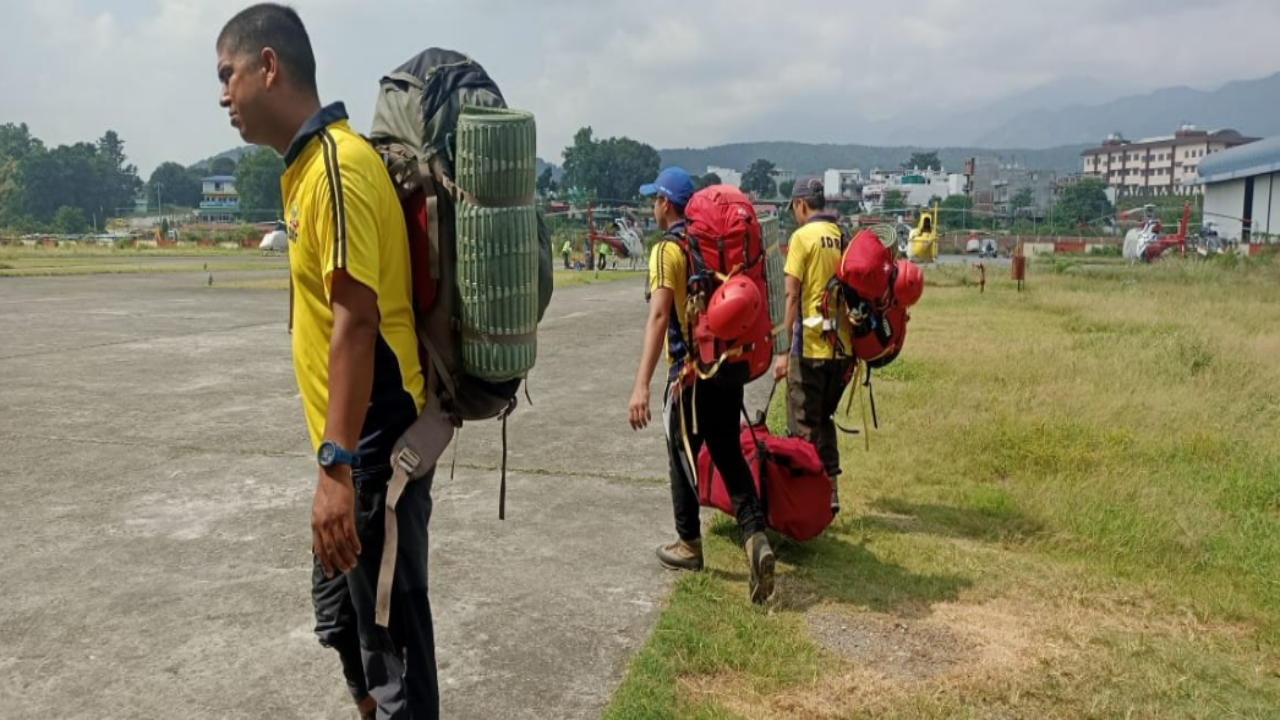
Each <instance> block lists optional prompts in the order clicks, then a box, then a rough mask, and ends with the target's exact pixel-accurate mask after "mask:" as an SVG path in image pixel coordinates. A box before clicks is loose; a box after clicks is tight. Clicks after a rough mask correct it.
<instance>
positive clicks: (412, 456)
mask: <svg viewBox="0 0 1280 720" xmlns="http://www.w3.org/2000/svg"><path fill="white" fill-rule="evenodd" d="M421 462H422V458H421V457H419V456H418V453H416V452H414V451H413V450H410V449H409V448H404V449H403V450H401V451H400V454H399V455H398V456H396V465H399V466H400V469H402V470H404V471H405V472H406V473H408V474H413V471H414V470H416V469H417V468H418V465H419V464H420V463H421Z"/></svg>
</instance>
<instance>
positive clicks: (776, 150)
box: [658, 142, 1086, 175]
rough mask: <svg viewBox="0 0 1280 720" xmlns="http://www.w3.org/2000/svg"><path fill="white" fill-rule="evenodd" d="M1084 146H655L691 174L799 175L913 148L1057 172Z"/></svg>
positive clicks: (887, 164) (887, 162) (877, 160)
mask: <svg viewBox="0 0 1280 720" xmlns="http://www.w3.org/2000/svg"><path fill="white" fill-rule="evenodd" d="M1085 147H1086V146H1085V145H1070V146H1065V147H1057V148H1049V149H1046V150H998V149H990V148H977V147H968V148H964V147H952V148H938V147H936V146H934V147H923V146H910V145H904V146H901V147H872V146H870V145H830V144H823V145H815V144H809V143H797V142H758V143H735V144H732V145H717V146H715V147H710V148H704V149H692V148H678V149H670V150H659V151H658V154H659V155H661V156H662V164H663V165H679V166H680V167H683V168H684V169H685V170H688V171H689V172H690V173H693V174H699V175H700V174H702V173H705V172H706V171H707V167H708V166H717V167H726V168H732V169H734V170H746V169H747V167H748V166H750V165H751V163H752V162H754V161H755V160H756V159H758V158H764V159H766V160H769V161H771V162H773V163H774V164H775V165H777V166H778V167H779V168H785V169H787V170H795V171H796V172H797V173H800V174H802V175H804V174H811V173H820V172H822V171H823V170H826V169H829V168H837V169H841V170H851V169H855V168H856V169H859V170H862V171H863V172H869V171H871V170H872V169H875V168H882V169H885V170H890V169H897V168H898V167H899V166H901V165H902V164H903V163H905V162H906V161H907V160H908V159H910V158H911V154H912V153H916V152H930V151H933V150H937V151H938V159H939V160H941V161H942V164H943V166H944V167H945V168H946V169H947V171H948V172H957V173H958V172H963V170H964V161H965V158H970V157H974V156H978V155H988V156H989V155H995V156H998V157H1000V158H1001V159H1002V160H1004V161H1005V162H1009V163H1013V162H1016V163H1017V164H1019V165H1022V166H1023V167H1028V168H1035V169H1039V170H1054V171H1056V172H1060V173H1068V172H1078V171H1079V170H1080V152H1081V151H1082V150H1084V149H1085Z"/></svg>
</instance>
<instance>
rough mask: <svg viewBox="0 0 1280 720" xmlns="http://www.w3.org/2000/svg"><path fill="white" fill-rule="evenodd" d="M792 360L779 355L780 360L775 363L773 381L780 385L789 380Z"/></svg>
mask: <svg viewBox="0 0 1280 720" xmlns="http://www.w3.org/2000/svg"><path fill="white" fill-rule="evenodd" d="M790 362H791V361H790V358H788V357H787V356H786V355H779V356H778V359H777V360H775V361H774V363H773V381H774V382H775V383H780V382H782V381H783V380H786V379H787V367H788V365H789V364H790Z"/></svg>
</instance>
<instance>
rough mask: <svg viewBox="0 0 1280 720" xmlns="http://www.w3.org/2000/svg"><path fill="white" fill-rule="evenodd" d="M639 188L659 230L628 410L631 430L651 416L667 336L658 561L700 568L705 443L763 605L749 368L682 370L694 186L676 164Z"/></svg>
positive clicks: (765, 586)
mask: <svg viewBox="0 0 1280 720" xmlns="http://www.w3.org/2000/svg"><path fill="white" fill-rule="evenodd" d="M640 193H641V194H642V195H645V196H651V197H653V215H654V218H655V220H656V221H657V223H658V227H659V228H660V229H661V230H662V231H663V235H662V239H661V240H660V241H659V242H658V244H657V245H655V246H654V248H653V251H652V257H651V259H650V261H649V293H648V300H649V318H648V321H647V322H646V324H645V330H644V340H643V345H642V347H641V354H640V367H639V369H638V370H637V371H636V380H635V386H634V388H633V390H632V392H631V401H630V406H629V415H630V423H631V427H632V429H634V430H641V429H643V428H645V427H647V426H648V424H649V422H650V420H651V419H652V416H651V412H650V405H649V384H650V381H651V380H652V378H653V374H654V372H655V370H656V369H657V365H658V360H659V355H660V354H661V353H662V351H663V343H664V341H665V343H666V355H667V382H666V392H665V394H664V402H663V423H664V428H665V430H666V440H667V455H668V460H669V463H670V476H671V503H672V508H673V510H674V512H675V524H676V535H677V537H676V540H675V542H673V543H671V544H669V545H664V546H662V547H659V548H658V550H657V556H658V561H659V562H660V563H661V564H662V566H663V567H665V568H668V569H670V570H692V571H699V570H702V568H703V552H702V527H701V522H700V519H699V506H698V495H697V492H696V490H695V486H694V480H693V478H694V477H695V475H694V468H696V463H697V457H698V453H699V451H700V449H701V447H702V445H703V444H704V443H705V444H706V446H707V450H708V451H709V452H710V454H711V458H712V460H713V461H714V462H715V464H716V467H717V468H719V470H720V474H721V476H722V477H723V478H724V483H725V487H726V489H727V490H728V492H729V497H730V499H731V500H732V503H733V509H734V516H735V518H736V520H737V522H738V526H739V528H741V530H742V536H743V538H745V541H746V542H745V545H746V552H747V559H748V562H749V564H750V566H751V581H750V597H751V601H752V602H754V603H757V604H763V603H764V602H766V601H767V600H768V599H769V598H770V597H771V596H772V595H773V588H774V565H775V560H774V555H773V550H772V548H770V546H769V540H768V538H767V537H766V536H765V533H764V530H765V526H766V525H765V519H764V513H763V511H762V509H761V507H760V499H759V497H758V496H757V494H756V488H755V482H754V480H753V478H752V476H751V470H750V468H749V467H748V466H747V461H746V459H745V458H744V457H743V455H742V446H741V444H740V442H739V430H740V425H739V423H738V413H739V412H740V411H741V409H742V403H743V389H744V386H745V384H746V373H745V372H742V371H746V370H747V368H746V366H745V365H742V364H730V365H726V366H725V368H724V369H722V370H721V372H720V373H719V374H718V375H717V376H716V377H714V378H712V379H710V380H699V379H696V378H697V376H696V374H693V373H688V372H685V370H686V365H685V363H686V360H687V359H688V348H689V337H688V336H689V333H688V332H687V329H686V327H685V325H686V317H687V315H686V307H685V305H686V301H687V299H688V279H689V259H688V254H687V251H686V231H685V218H684V211H685V206H686V205H687V204H688V202H689V198H691V197H692V196H693V193H694V186H693V180H692V179H691V178H690V177H689V175H688V173H686V172H685V171H684V170H681V169H680V168H667V169H665V170H663V171H662V172H661V173H660V174H659V175H658V178H657V179H656V180H655V181H654V182H653V183H652V184H649V185H645V186H643V187H641V188H640ZM695 385H696V388H695ZM708 480H709V478H708Z"/></svg>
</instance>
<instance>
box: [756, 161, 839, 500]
mask: <svg viewBox="0 0 1280 720" xmlns="http://www.w3.org/2000/svg"><path fill="white" fill-rule="evenodd" d="M790 209H791V216H792V217H793V218H794V219H795V221H796V225H798V226H799V227H798V228H797V229H796V231H795V232H794V233H792V234H791V240H790V241H789V244H788V246H787V263H786V267H785V269H784V271H783V272H784V273H785V274H786V288H787V301H786V308H787V312H786V322H785V323H784V325H783V327H784V328H785V330H784V332H786V333H788V339H789V340H790V342H789V343H788V344H787V346H788V347H790V348H791V355H790V356H789V357H788V356H780V357H778V359H777V362H776V364H775V366H774V372H773V377H774V380H775V381H778V382H781V381H782V380H784V379H785V380H786V381H787V417H788V418H789V419H791V420H792V421H793V422H794V425H795V427H794V428H793V429H794V430H795V431H796V432H797V434H798V435H800V437H803V438H804V439H805V440H808V441H809V442H811V443H813V445H814V447H815V448H816V449H817V451H818V457H820V458H822V464H823V466H824V467H825V468H826V471H827V476H828V477H829V478H831V512H832V514H835V513H837V512H839V511H840V491H839V485H838V482H837V479H838V478H839V477H840V472H841V471H840V448H839V445H838V444H837V442H838V437H837V435H836V424H835V419H834V418H835V414H836V411H837V410H839V409H840V398H842V397H843V396H844V391H845V386H846V385H847V384H848V381H849V368H850V364H851V363H852V362H853V360H852V355H853V328H852V326H851V325H850V323H849V321H848V319H847V318H845V317H843V314H842V313H837V316H836V317H828V313H827V309H826V308H824V307H823V297H824V296H825V295H826V294H827V286H828V284H829V283H830V282H831V279H832V278H834V277H835V275H836V269H837V268H838V267H839V265H840V259H841V257H842V255H843V252H844V237H845V235H844V232H843V231H842V230H841V229H840V225H839V224H838V221H837V216H836V213H834V212H831V211H828V210H827V202H826V191H825V188H823V185H822V180H820V179H819V178H817V177H810V178H803V179H801V180H800V181H799V182H797V183H796V184H795V185H794V186H793V188H792V190H791V208H790Z"/></svg>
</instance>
